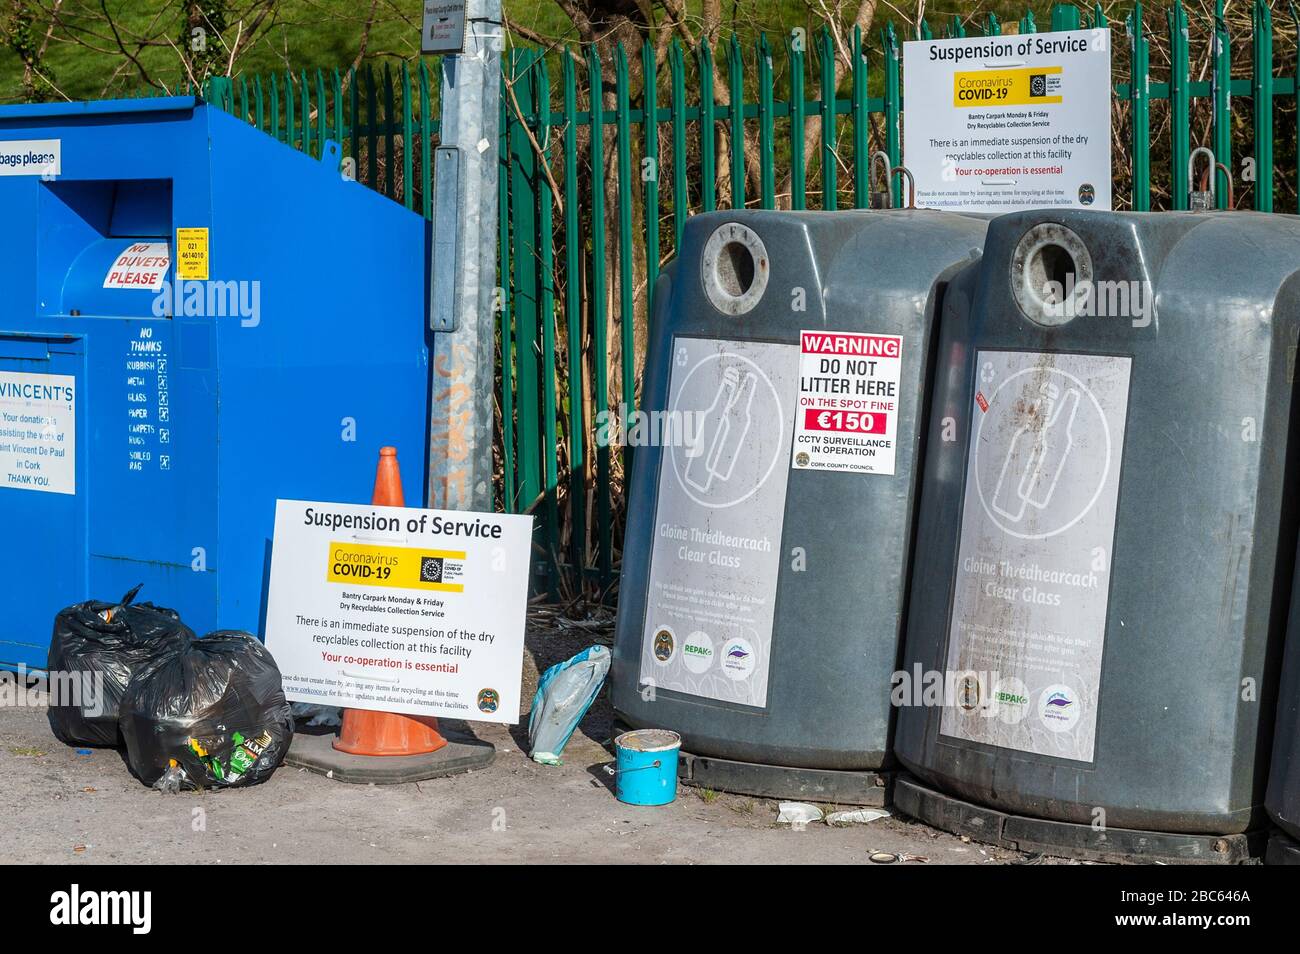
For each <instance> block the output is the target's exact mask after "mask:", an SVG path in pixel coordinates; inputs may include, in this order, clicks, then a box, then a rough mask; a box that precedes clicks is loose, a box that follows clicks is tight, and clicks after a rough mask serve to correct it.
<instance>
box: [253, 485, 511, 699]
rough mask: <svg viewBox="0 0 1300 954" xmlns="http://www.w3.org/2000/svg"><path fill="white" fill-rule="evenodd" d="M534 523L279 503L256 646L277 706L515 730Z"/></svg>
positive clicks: (396, 509)
mask: <svg viewBox="0 0 1300 954" xmlns="http://www.w3.org/2000/svg"><path fill="white" fill-rule="evenodd" d="M532 523H533V521H532V517H527V516H518V515H508V514H491V513H458V512H451V511H442V510H417V509H407V508H404V507H373V506H360V505H355V504H334V503H312V502H308V501H301V500H280V501H277V502H276V509H275V540H274V546H273V549H272V555H271V587H270V597H269V603H268V607H267V614H266V645H267V647H268V648H269V649H270V650H271V652H272V653H273V654H274V655H275V661H276V663H277V664H278V665H279V667H280V673H281V675H282V676H283V678H284V691H285V695H286V696H288V698H289V699H290V700H292V701H294V702H314V703H319V704H322V705H333V706H345V707H348V708H352V709H372V710H377V711H380V712H404V713H408V714H411V715H425V716H445V717H448V718H453V719H473V720H477V721H481V722H505V723H511V724H512V723H515V722H518V721H519V702H520V700H519V693H520V679H521V675H522V672H523V652H524V619H525V613H526V610H527V602H528V566H529V557H530V551H531V547H532Z"/></svg>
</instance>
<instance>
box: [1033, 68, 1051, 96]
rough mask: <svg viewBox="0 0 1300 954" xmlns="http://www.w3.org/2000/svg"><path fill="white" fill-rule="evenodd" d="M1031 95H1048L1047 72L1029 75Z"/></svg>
mask: <svg viewBox="0 0 1300 954" xmlns="http://www.w3.org/2000/svg"><path fill="white" fill-rule="evenodd" d="M1029 95H1030V96H1046V95H1047V74H1046V73H1034V74H1032V75H1031V76H1030V77H1029Z"/></svg>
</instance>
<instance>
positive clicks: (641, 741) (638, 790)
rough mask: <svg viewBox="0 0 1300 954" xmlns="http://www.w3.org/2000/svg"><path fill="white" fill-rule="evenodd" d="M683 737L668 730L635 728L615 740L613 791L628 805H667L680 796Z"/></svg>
mask: <svg viewBox="0 0 1300 954" xmlns="http://www.w3.org/2000/svg"><path fill="white" fill-rule="evenodd" d="M681 747H682V737H681V736H680V735H678V734H677V733H676V732H670V731H668V730H667V729H636V730H634V731H632V732H624V733H623V734H622V735H620V736H619V737H618V738H616V739H615V740H614V759H615V761H614V773H615V774H614V792H615V794H616V795H617V796H618V800H619V801H620V802H626V803H627V804H629V805H667V804H668V803H669V802H671V801H672V800H673V799H675V798H676V797H677V756H678V753H679V752H680V751H681Z"/></svg>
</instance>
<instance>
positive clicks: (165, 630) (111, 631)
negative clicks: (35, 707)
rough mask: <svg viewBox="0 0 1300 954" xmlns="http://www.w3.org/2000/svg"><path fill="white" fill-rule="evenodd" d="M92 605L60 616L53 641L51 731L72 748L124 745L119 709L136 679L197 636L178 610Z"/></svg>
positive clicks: (131, 596) (129, 597)
mask: <svg viewBox="0 0 1300 954" xmlns="http://www.w3.org/2000/svg"><path fill="white" fill-rule="evenodd" d="M138 592H140V587H139V586H137V587H136V588H135V589H133V590H131V592H129V593H127V594H126V596H124V597H122V599H121V600H120V601H119V602H117V603H105V602H104V601H102V600H88V601H87V602H85V603H77V604H75V605H73V606H69V607H67V608H66V609H63V610H60V611H59V613H58V615H57V616H55V617H54V635H53V636H52V637H51V638H50V654H49V662H48V664H47V665H48V670H49V673H50V709H49V720H50V728H51V729H53V730H54V735H55V736H56V737H57V738H58V739H59V740H60V741H61V742H63V743H65V744H67V745H119V744H120V743H121V741H122V737H121V735H120V733H119V731H118V720H117V716H118V705H119V704H120V702H121V700H122V694H123V693H124V692H126V687H127V685H128V684H129V683H130V681H131V677H132V676H134V675H135V673H136V672H137V671H138V670H140V669H142V668H143V667H144V666H145V665H147V664H148V663H149V662H150V660H152V659H154V658H155V657H156V656H157V655H158V653H159V652H161V651H163V650H165V649H166V648H168V647H169V646H176V645H181V644H184V643H186V642H188V641H190V640H192V639H193V638H194V633H193V631H191V630H190V629H189V627H187V626H186V625H185V624H184V623H182V622H181V619H180V616H179V614H177V613H176V611H175V610H170V609H165V608H164V607H161V606H154V605H153V604H152V603H135V602H133V601H134V600H135V596H136V594H137V593H138Z"/></svg>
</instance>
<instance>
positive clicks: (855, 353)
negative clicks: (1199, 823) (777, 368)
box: [791, 331, 903, 474]
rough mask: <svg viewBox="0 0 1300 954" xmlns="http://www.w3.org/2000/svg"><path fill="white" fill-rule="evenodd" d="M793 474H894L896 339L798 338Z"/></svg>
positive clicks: (899, 352)
mask: <svg viewBox="0 0 1300 954" xmlns="http://www.w3.org/2000/svg"><path fill="white" fill-rule="evenodd" d="M799 345H800V347H799V350H800V364H799V407H798V409H797V410H796V411H795V418H794V451H793V453H794V458H793V460H792V461H791V464H792V466H793V467H794V468H795V469H796V470H837V471H843V472H846V473H852V474H893V472H894V457H895V454H896V452H897V449H898V382H899V378H900V377H901V374H902V366H903V338H902V336H901V335H864V334H854V333H852V332H846V331H831V332H823V331H805V332H803V333H802V334H800V335H799Z"/></svg>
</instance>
